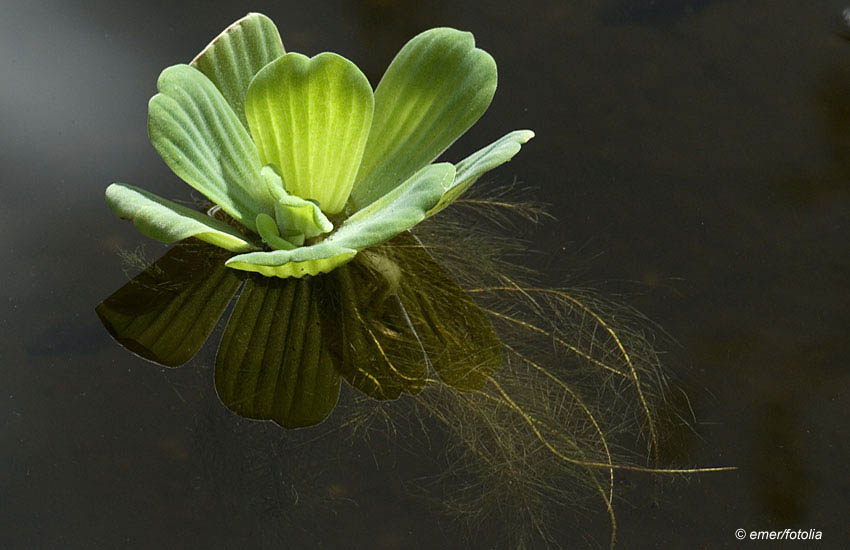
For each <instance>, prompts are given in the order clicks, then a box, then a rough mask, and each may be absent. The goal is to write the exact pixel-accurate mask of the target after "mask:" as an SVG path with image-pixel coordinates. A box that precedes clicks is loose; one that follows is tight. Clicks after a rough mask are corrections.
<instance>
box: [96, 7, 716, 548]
mask: <svg viewBox="0 0 850 550" xmlns="http://www.w3.org/2000/svg"><path fill="white" fill-rule="evenodd" d="M158 88H159V93H158V94H157V95H155V96H154V97H153V98H152V99H151V102H150V112H149V133H150V137H151V141H152V143H153V145H154V147H155V148H156V149H157V151H158V152H159V153H160V155H161V156H162V158H163V159H164V160H165V162H166V163H167V164H168V165H169V167H171V169H172V170H173V171H174V172H175V174H177V175H178V176H179V177H180V178H181V179H183V180H184V181H185V182H187V183H188V184H189V185H191V186H192V187H193V188H194V189H196V190H197V191H199V192H200V193H202V194H203V195H204V196H205V197H206V198H207V199H208V200H209V201H211V202H212V203H213V206H212V207H211V208H204V209H203V210H202V211H199V210H195V209H192V208H188V207H186V206H183V205H180V204H177V203H174V202H172V201H168V200H166V199H163V198H160V197H157V196H155V195H153V194H151V193H148V192H146V191H143V190H141V189H138V188H135V187H132V186H129V185H125V184H120V183H115V184H112V185H111V186H109V188H108V189H107V202H108V203H109V206H110V208H111V209H112V210H113V211H114V212H115V213H116V214H118V215H119V216H120V217H122V218H128V219H132V220H133V221H134V224H135V225H136V227H137V228H138V229H139V230H140V231H142V232H143V233H144V234H146V235H148V236H150V237H153V238H155V239H157V240H160V241H164V242H176V241H181V242H179V243H178V244H176V245H175V246H173V247H172V248H171V249H169V250H168V252H167V253H166V254H165V255H164V256H163V257H161V258H160V259H158V260H157V261H155V262H154V263H153V264H152V265H150V266H149V267H148V268H147V269H145V270H144V271H143V272H142V273H141V274H139V275H138V276H136V277H135V278H133V279H132V280H131V281H130V282H129V283H128V284H126V285H125V286H124V287H122V288H121V289H119V290H118V291H117V292H115V293H114V294H113V295H112V296H110V297H109V298H107V299H106V300H104V301H103V302H102V303H101V304H100V305H99V306H98V307H97V313H98V315H99V316H100V318H101V320H102V321H103V323H104V325H105V326H106V328H107V329H108V330H109V332H110V333H111V334H112V335H113V336H114V337H115V338H116V339H117V340H118V341H119V342H120V343H121V344H122V345H124V346H125V347H127V348H128V349H130V350H132V351H133V352H135V353H137V354H138V355H140V356H142V357H145V358H147V359H149V360H152V361H154V362H156V363H158V364H161V365H165V366H177V365H181V364H184V363H186V362H187V361H189V360H190V359H191V358H192V357H193V356H194V355H195V354H196V353H197V352H198V350H199V349H200V348H201V346H202V345H203V344H204V343H205V341H206V340H207V338H208V337H209V335H210V334H211V332H212V331H213V329H214V328H215V326H216V325H217V323H218V320H219V318H220V317H221V316H222V314H223V313H224V312H225V310H226V309H227V307H228V305H229V304H230V303H231V301H232V300H233V297H234V296H235V295H237V293H239V296H238V300H237V302H236V305H235V307H234V309H233V312H232V314H231V315H230V318H229V320H228V322H227V326H226V328H225V331H224V335H223V337H222V340H221V343H220V345H219V348H218V351H217V354H216V359H215V387H216V390H217V393H218V395H219V397H220V398H221V400H222V402H223V403H224V404H225V405H226V406H227V407H228V408H229V409H230V410H232V411H234V412H236V413H238V414H239V415H241V416H243V417H246V418H252V419H264V420H272V421H274V422H276V423H277V424H279V425H281V426H283V427H286V428H296V427H303V426H311V425H315V424H318V423H320V422H322V421H323V420H325V419H326V418H327V417H328V415H330V413H331V411H332V410H333V409H334V408H335V407H336V405H337V402H338V400H339V395H340V388H341V380H342V379H345V380H346V382H347V383H348V385H350V386H351V387H353V388H356V390H358V392H355V394H358V395H360V396H362V399H359V400H358V399H355V402H356V405H357V406H356V407H355V408H354V410H352V409H351V407H346V410H345V411H344V413H345V414H344V415H336V416H338V417H339V418H338V421H337V423H336V425H337V426H338V427H349V428H351V429H352V430H354V431H355V432H356V431H359V430H363V429H364V428H368V427H369V425H370V424H371V423H372V422H374V421H375V420H376V419H378V420H380V421H381V422H384V423H386V424H387V425H396V424H397V423H398V422H399V419H400V418H402V417H405V415H410V414H412V416H413V417H416V415H417V414H425V415H428V416H429V417H430V418H431V419H432V420H434V421H436V422H437V423H438V424H439V425H441V426H442V427H443V429H445V430H446V432H447V433H448V434H450V435H451V436H452V438H451V440H452V441H454V443H452V444H451V445H450V446H449V449H448V450H447V454H449V455H451V456H452V464H453V465H454V467H455V469H454V471H451V470H449V471H447V472H446V473H445V481H446V484H447V486H448V487H451V488H452V489H454V490H456V491H457V492H456V493H455V494H451V493H444V495H446V498H443V499H441V501H442V504H443V505H444V506H445V508H446V510H447V512H448V513H450V514H452V515H454V516H455V517H461V518H467V519H468V520H469V522H470V524H472V525H476V524H477V523H476V522H483V521H487V522H488V524H489V525H492V524H493V523H491V522H492V520H495V523H496V524H500V525H505V526H511V525H515V523H514V522H516V521H520V522H522V523H523V527H524V529H520V530H516V529H513V528H511V527H506V529H508V530H510V531H511V536H512V537H514V536H515V537H516V538H515V540H513V539H511V540H510V541H508V539H504V540H505V541H507V545H508V546H509V547H522V546H524V545H528V544H533V543H532V542H529V541H530V540H531V539H534V538H535V537H536V538H537V539H539V540H542V541H544V542H552V539H551V536H550V534H549V528H550V527H551V526H552V525H553V524H557V523H558V522H557V521H555V522H551V521H548V520H547V514H548V515H550V516H551V517H555V516H552V515H551V514H552V512H551V511H552V510H554V509H555V508H557V507H558V506H563V505H564V503H570V502H572V501H573V499H574V497H575V495H576V489H575V485H576V483H575V481H576V480H580V483H579V484H581V485H584V486H586V487H588V488H590V490H591V491H592V492H593V493H595V494H596V495H598V496H599V497H600V498H601V499H602V500H603V502H604V504H605V509H606V510H607V511H608V514H609V516H610V520H611V525H612V532H611V537H610V540H611V544H612V545H613V542H614V539H615V534H616V521H615V516H614V487H615V484H614V480H615V471H617V470H618V469H630V470H639V471H647V472H681V473H687V472H696V471H705V470H698V469H687V468H686V469H678V470H670V469H657V468H654V467H651V466H646V465H639V464H637V463H635V462H634V461H632V460H629V457H627V456H624V454H623V453H622V449H623V448H624V447H625V446H626V445H627V443H626V441H624V436H631V437H638V438H645V442H646V452H647V453H648V454H649V456H651V457H654V460H656V462H657V457H658V449H659V446H660V439H661V436H660V435H659V432H660V431H661V428H660V424H661V422H660V421H659V418H658V416H659V415H658V413H657V409H658V407H659V405H661V404H663V403H664V401H665V399H666V397H665V395H666V379H665V378H664V376H663V373H662V372H661V369H660V365H659V364H658V361H657V356H656V355H655V353H654V351H653V350H652V347H651V346H650V345H649V344H648V343H647V340H646V339H645V338H644V337H643V335H642V333H641V330H640V329H633V328H632V327H630V326H629V325H628V323H624V322H622V319H623V318H625V317H628V315H626V314H625V310H623V309H622V308H618V307H616V306H612V305H610V303H608V302H606V301H605V300H602V299H599V298H596V297H593V296H592V294H590V293H587V292H568V291H566V290H562V289H547V288H540V287H537V286H534V285H532V284H528V283H525V282H523V280H524V276H526V275H528V274H527V273H523V272H524V271H525V268H517V267H516V266H511V265H510V264H508V263H505V262H504V261H503V259H502V258H503V256H504V254H505V253H507V252H511V251H515V250H517V249H518V248H522V247H521V246H519V247H518V246H517V242H516V240H515V239H501V238H499V237H496V236H495V234H494V233H493V232H488V231H489V230H488V229H485V227H486V226H487V222H488V221H493V220H494V218H495V221H496V222H497V223H496V224H495V225H497V226H498V225H505V224H510V223H512V222H511V220H512V219H513V218H514V217H515V215H516V214H518V215H519V217H520V218H522V219H523V220H524V221H529V220H532V221H533V220H534V219H536V218H537V217H538V216H539V215H541V212H542V211H541V210H540V209H539V208H538V207H537V206H536V205H529V204H527V203H523V202H522V201H520V203H516V202H515V201H511V200H507V199H505V198H504V197H499V198H498V199H497V200H493V199H492V198H488V197H486V196H483V197H482V196H480V195H479V196H476V197H472V198H469V195H466V196H462V195H463V194H464V193H465V192H466V191H467V190H468V189H469V188H470V186H471V185H472V184H473V183H474V182H475V181H476V180H477V179H478V178H479V177H480V176H481V175H482V174H483V173H484V172H486V171H488V170H491V169H493V168H495V167H497V166H499V165H500V164H503V163H504V162H506V161H508V160H510V159H511V158H512V157H513V156H514V155H515V154H516V153H517V152H518V151H519V149H520V146H521V145H522V144H523V143H525V142H526V141H528V140H529V139H530V138H531V137H533V133H532V132H530V131H528V130H520V131H516V132H511V133H509V134H507V135H506V136H504V137H503V138H501V139H499V140H497V141H496V142H495V143H493V144H491V145H489V146H487V147H485V148H484V149H482V150H480V151H478V152H477V153H475V154H473V155H471V156H470V157H468V158H466V159H464V160H462V161H461V162H459V163H457V164H456V165H453V164H450V163H436V164H432V162H433V161H434V160H435V159H436V158H437V157H438V156H439V155H440V154H442V153H443V151H444V150H445V149H447V148H448V147H449V146H450V145H451V144H452V143H453V142H454V141H455V140H456V139H457V138H458V137H459V136H460V135H461V134H463V133H464V132H465V131H466V130H467V129H468V128H469V127H470V126H471V125H472V124H473V123H474V122H475V121H476V120H477V119H478V118H479V117H480V116H481V115H482V114H483V112H484V111H485V110H486V108H487V107H488V105H489V103H490V101H491V99H492V97H493V94H494V92H495V89H496V65H495V63H494V61H493V59H492V58H491V57H490V56H489V55H488V54H487V53H485V52H484V51H482V50H480V49H477V48H475V44H474V41H473V38H472V35H470V34H469V33H463V32H460V31H456V30H453V29H445V28H442V29H432V30H430V31H426V32H424V33H422V34H420V35H418V36H416V37H415V38H413V39H412V40H411V41H410V42H408V44H407V45H405V46H404V47H403V48H402V50H401V51H400V52H399V54H398V55H397V56H396V58H395V59H394V60H393V62H392V63H391V65H390V67H389V69H388V70H387V72H386V74H385V75H384V77H383V78H382V79H381V81H380V83H379V85H378V86H377V88H376V89H375V91H374V92H373V91H372V88H371V86H370V85H369V82H368V81H367V79H366V78H365V76H364V75H363V74H362V73H361V72H360V70H359V69H357V67H356V66H355V65H354V64H353V63H351V62H350V61H348V60H346V59H345V58H343V57H340V56H338V55H336V54H332V53H322V54H319V55H317V56H315V57H313V58H307V57H305V56H303V55H300V54H297V53H284V50H283V46H282V43H281V40H280V36H279V34H278V31H277V29H276V27H275V26H274V24H273V23H272V22H271V21H270V20H269V19H268V18H266V17H265V16H263V15H260V14H249V15H248V16H246V17H245V18H243V19H241V20H239V21H237V22H236V23H234V24H233V25H232V26H230V27H228V28H227V29H225V31H224V32H223V33H222V34H221V35H219V36H218V37H217V38H216V39H215V40H213V42H212V43H211V44H210V45H209V46H207V47H206V48H205V49H204V50H203V51H202V52H201V53H200V54H199V55H198V56H197V57H196V58H195V59H194V60H193V61H192V62H191V63H190V64H189V65H176V66H173V67H170V68H168V69H166V70H165V71H163V73H162V74H161V76H160V78H159V82H158ZM472 191H473V192H474V189H473V190H472ZM452 203H454V206H452V208H451V209H449V210H447V211H446V212H445V213H443V214H441V215H440V216H434V214H436V213H438V212H440V211H441V210H443V209H444V208H445V207H447V206H449V205H452ZM207 206H208V205H207ZM464 207H466V211H463V212H462V213H461V214H459V215H458V214H457V210H458V209H461V210H463V209H464ZM453 210H454V211H455V213H454V214H453ZM422 222H424V223H422ZM417 225H418V226H417ZM414 230H415V232H414ZM514 233H515V232H514ZM204 241H205V242H204ZM516 271H519V272H520V273H518V274H517V273H514V272H516ZM240 289H241V292H240ZM612 319H616V320H619V321H618V322H617V323H615V322H614V321H612ZM402 395H408V396H411V397H415V399H413V400H410V401H404V400H398V401H394V402H393V403H391V404H389V405H385V404H387V403H388V401H390V400H397V398H399V397H400V396H402ZM402 403H407V404H408V405H410V404H412V407H413V408H414V413H411V412H410V409H405V407H403V406H401V405H402ZM407 418H408V419H409V418H410V416H407ZM416 418H418V417H416ZM402 421H403V420H402ZM458 476H460V478H462V480H461V483H460V484H459V479H460V478H459V477H458ZM464 483H466V485H464ZM470 484H471V485H470ZM494 495H495V496H494ZM494 498H496V499H498V502H497V501H496V500H494ZM547 511H549V512H547ZM492 515H498V517H492Z"/></svg>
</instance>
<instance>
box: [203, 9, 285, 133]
mask: <svg viewBox="0 0 850 550" xmlns="http://www.w3.org/2000/svg"><path fill="white" fill-rule="evenodd" d="M283 54H284V51H283V42H281V40H280V34H279V33H278V31H277V27H275V24H274V23H273V22H272V20H271V19H269V18H268V17H266V16H265V15H263V14H261V13H249V14H248V15H246V16H245V17H243V18H242V19H240V20H238V21H236V22H235V23H233V24H232V25H230V26H229V27H227V28H226V29H224V30H223V31H222V32H221V34H219V35H218V36H217V37H215V39H213V41H212V42H210V43H209V45H207V47H206V48H204V49H203V50H202V51H201V53H199V54H198V55H197V56H196V57H195V59H193V60H192V62H191V63H190V65H191V66H192V67H195V68H196V69H198V70H199V71H201V72H202V73H204V74H205V75H206V76H207V78H209V79H210V80H211V81H212V83H213V84H215V86H216V87H217V88H218V89H219V91H220V92H221V95H223V96H224V99H226V100H227V103H228V104H230V107H231V108H232V109H233V112H234V113H236V116H238V117H239V120H240V121H241V122H242V124H243V125H244V126H245V127H246V128H247V127H248V123H247V121H246V120H245V96H246V95H247V93H248V85H249V84H250V83H251V79H252V78H254V75H255V74H257V72H258V71H259V70H260V69H262V68H263V67H265V66H266V65H268V64H269V63H271V62H272V61H274V60H275V59H277V58H278V57H280V56H282V55H283Z"/></svg>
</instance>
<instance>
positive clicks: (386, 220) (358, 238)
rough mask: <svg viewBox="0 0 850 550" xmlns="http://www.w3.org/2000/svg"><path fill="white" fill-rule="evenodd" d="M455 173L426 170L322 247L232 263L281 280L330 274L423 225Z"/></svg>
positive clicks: (252, 255) (443, 167)
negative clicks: (370, 249)
mask: <svg viewBox="0 0 850 550" xmlns="http://www.w3.org/2000/svg"><path fill="white" fill-rule="evenodd" d="M454 174H455V169H454V166H452V165H451V164H448V163H441V164H433V165H431V166H427V167H425V168H423V169H422V170H420V171H419V172H417V173H416V174H414V175H413V176H412V177H411V178H410V179H408V181H406V182H405V183H404V184H403V185H400V186H398V187H396V188H395V189H393V190H392V191H391V192H390V193H388V194H386V195H384V196H383V197H381V199H380V200H378V201H375V202H374V203H372V204H370V205H369V206H368V207H367V208H364V209H362V210H360V211H359V212H356V213H355V214H354V215H352V216H351V217H350V218H348V219H347V220H345V222H343V224H342V225H341V226H340V227H339V229H338V230H336V231H335V232H334V233H331V235H330V236H329V237H328V238H327V239H325V240H324V241H322V242H320V243H317V244H314V245H311V246H304V247H301V248H296V249H295V250H274V251H272V252H249V253H247V254H240V255H238V256H234V257H232V258H230V259H229V260H228V261H227V265H228V266H229V267H232V268H234V269H242V270H246V271H256V272H258V273H262V274H264V275H274V276H277V277H303V276H304V275H316V274H318V273H328V272H330V271H331V270H332V269H334V268H336V267H338V266H340V265H342V264H344V263H346V262H348V261H349V260H351V259H352V258H353V257H354V255H355V254H356V253H357V251H358V250H363V249H364V248H368V247H370V246H375V245H379V244H381V243H382V242H385V241H387V240H389V239H391V238H392V237H394V236H396V235H398V234H399V233H401V232H403V231H405V230H407V229H410V228H411V227H413V226H414V225H416V224H417V223H419V222H420V221H422V220H423V219H424V218H425V213H426V212H428V211H429V210H430V209H432V208H433V207H434V206H435V205H436V204H437V202H438V201H439V200H440V197H442V196H443V193H445V191H446V189H448V188H449V187H450V186H451V184H452V181H453V180H454Z"/></svg>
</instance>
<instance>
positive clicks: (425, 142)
mask: <svg viewBox="0 0 850 550" xmlns="http://www.w3.org/2000/svg"><path fill="white" fill-rule="evenodd" d="M495 92H496V62H495V61H493V58H492V57H490V55H489V54H488V53H487V52H485V51H483V50H480V49H478V48H476V47H475V39H474V38H473V36H472V34H470V33H468V32H461V31H458V30H455V29H449V28H437V29H431V30H429V31H425V32H423V33H422V34H419V35H418V36H416V37H414V38H413V39H412V40H410V42H408V43H407V44H406V45H405V46H404V47H403V48H402V49H401V51H400V52H399V53H398V55H396V57H395V59H394V60H393V62H392V64H390V66H389V68H388V69H387V72H386V74H384V76H383V78H382V79H381V82H380V83H379V84H378V87H377V89H376V90H375V115H374V119H373V122H372V130H371V132H370V133H369V141H368V142H367V144H366V151H365V152H364V154H363V162H362V164H361V166H360V171H359V172H358V174H357V180H356V184H355V186H354V189H353V191H352V199H353V200H354V203H355V205H356V206H357V207H362V206H365V205H367V204H369V203H371V202H372V201H374V200H376V199H377V198H379V197H380V196H382V195H384V194H385V193H387V192H388V191H389V190H390V189H392V188H394V187H395V186H397V185H399V184H400V183H401V182H403V181H405V180H406V179H407V178H409V177H410V176H411V175H413V174H414V173H415V172H416V171H417V170H419V169H420V168H422V167H423V166H425V165H427V164H428V163H430V162H432V161H433V160H434V159H436V158H437V157H438V156H439V155H440V154H441V153H442V152H443V151H445V150H446V149H447V148H448V147H449V146H450V145H451V144H452V143H454V141H455V140H456V139H457V138H459V137H460V136H461V135H462V134H463V133H464V132H466V130H467V129H469V127H470V126H472V125H473V124H474V123H475V121H476V120H478V119H479V118H480V117H481V115H482V114H484V111H486V110H487V107H488V106H489V105H490V101H491V100H492V99H493V94H494V93H495Z"/></svg>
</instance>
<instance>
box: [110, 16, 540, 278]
mask: <svg viewBox="0 0 850 550" xmlns="http://www.w3.org/2000/svg"><path fill="white" fill-rule="evenodd" d="M157 87H158V89H159V93H158V94H157V95H155V96H154V97H153V98H152V99H151V101H150V107H149V115H148V131H149V134H150V139H151V142H152V143H153V145H154V147H155V148H156V150H157V151H158V152H159V154H160V156H162V158H163V160H164V161H165V162H166V164H168V166H169V167H170V168H171V169H172V170H173V171H174V173H175V174H177V175H178V176H179V177H180V178H182V179H183V180H184V181H185V182H186V183H188V184H189V185H191V186H192V187H193V188H194V189H196V190H197V191H199V192H200V193H202V194H203V195H204V196H205V197H207V198H208V199H209V200H210V201H212V202H213V203H214V204H215V205H217V206H218V207H219V208H220V209H221V210H222V211H224V212H225V213H226V214H227V215H229V216H230V217H231V218H232V219H233V220H234V221H235V222H236V223H237V224H238V225H236V227H234V226H232V225H228V224H226V223H224V222H221V221H219V220H216V219H214V218H212V217H210V216H207V215H204V214H201V213H198V212H194V211H192V210H191V209H188V208H185V207H183V206H181V205H179V204H176V203H174V202H171V201H168V200H166V199H163V198H160V197H157V196H155V195H153V194H151V193H148V192H146V191H143V190H141V189H138V188H136V187H133V186H130V185H126V184H121V183H115V184H112V185H110V186H109V188H108V189H107V191H106V199H107V202H108V204H109V206H110V208H111V209H112V210H113V211H114V212H115V213H116V214H117V215H118V216H120V217H122V218H128V219H132V220H133V222H134V223H135V225H136V227H137V228H138V229H139V230H140V231H141V232H142V233H144V234H145V235H148V236H150V237H153V238H155V239H157V240H160V241H164V242H175V241H179V240H183V239H186V238H188V237H195V238H198V239H200V240H203V241H206V242H209V243H211V244H213V245H215V246H218V247H221V248H224V249H226V250H229V251H232V252H240V253H241V254H238V255H235V256H232V257H230V258H228V259H227V260H226V261H225V265H227V266H228V267H230V268H234V269H240V270H245V271H253V272H258V273H261V274H263V275H267V276H277V277H283V278H286V277H303V276H305V275H317V274H318V273H327V272H329V271H331V270H333V269H334V268H336V267H338V266H340V265H343V264H345V263H347V262H349V261H350V260H351V259H352V258H353V257H354V256H355V255H356V254H357V253H358V252H359V251H362V250H365V249H367V248H370V247H373V246H376V245H378V244H381V243H383V242H385V241H387V240H389V239H391V238H392V237H394V236H396V235H398V234H400V233H402V232H404V231H406V230H408V229H410V228H411V227H413V226H415V225H416V224H417V223H419V222H421V221H422V220H423V219H425V218H426V217H428V216H431V215H433V214H434V213H436V212H438V211H439V210H440V209H442V208H444V207H445V206H447V205H448V204H450V203H451V202H452V201H453V200H455V199H456V198H457V197H459V196H460V195H461V193H463V192H464V191H465V190H466V189H467V188H469V186H470V185H472V184H473V183H474V182H475V180H476V179H478V178H479V177H480V176H481V174H483V173H484V172H486V171H488V170H490V169H492V168H495V167H496V166H498V165H500V164H502V163H504V162H506V161H508V160H510V159H511V157H513V156H514V154H516V153H517V151H519V148H520V145H521V144H522V143H525V142H526V141H528V140H529V139H531V138H532V137H533V135H534V134H533V133H532V132H531V131H529V130H520V131H515V132H511V133H509V134H508V135H506V136H504V137H503V138H501V139H499V140H498V141H496V142H495V143H493V144H491V145H489V146H487V147H485V148H484V149H482V150H480V151H478V152H477V153H474V154H473V155H471V156H470V157H468V158H466V159H464V160H462V161H461V162H459V163H458V164H457V165H453V164H451V163H446V162H443V163H436V164H432V162H433V161H434V160H435V159H436V158H437V157H438V156H439V155H440V154H441V153H443V151H445V150H446V149H447V148H448V147H449V146H450V145H451V144H452V143H453V142H454V141H455V140H456V139H457V138H458V137H460V136H461V135H462V134H463V133H464V132H465V131H466V130H467V129H469V127H470V126H472V124H474V123H475V121H476V120H478V118H479V117H481V115H482V114H483V113H484V111H485V110H486V109H487V107H488V106H489V105H490V102H491V100H492V98H493V94H494V93H495V91H496V64H495V62H494V61H493V58H492V57H490V55H489V54H487V53H486V52H484V51H483V50H480V49H478V48H476V47H475V41H474V39H473V37H472V35H471V34H470V33H466V32H461V31H457V30H454V29H449V28H437V29H431V30H429V31H425V32H423V33H422V34H420V35H418V36H416V37H415V38H413V39H412V40H410V42H408V43H407V44H406V45H405V46H404V47H403V48H402V49H401V51H400V52H399V53H398V55H396V57H395V59H394V60H393V62H392V63H391V64H390V66H389V68H388V69H387V72H386V73H385V74H384V76H383V78H382V79H381V81H380V83H379V84H378V87H377V88H376V89H375V91H374V92H373V91H372V87H371V85H370V84H369V81H368V80H367V79H366V77H365V76H364V75H363V73H362V72H361V71H360V69H358V68H357V66H356V65H355V64H354V63H352V62H351V61H349V60H348V59H346V58H344V57H342V56H340V55H337V54H335V53H330V52H325V53H320V54H318V55H316V56H314V57H312V58H308V57H305V56H304V55H302V54H299V53H284V50H283V45H282V43H281V40H280V35H279V34H278V31H277V29H276V28H275V26H274V24H273V23H272V22H271V21H270V20H269V19H268V18H266V17H265V16H263V15H260V14H250V15H248V16H247V17H245V18H243V19H241V20H239V21H237V22H236V23H234V24H233V25H232V26H230V27H228V28H227V29H226V30H225V31H224V32H223V33H222V34H221V35H219V36H218V38H216V39H215V40H213V41H212V43H210V45H209V46H207V47H206V48H205V49H204V50H203V51H202V52H201V53H200V54H199V55H198V56H197V57H196V58H195V59H194V60H193V61H192V62H191V63H190V64H189V65H175V66H172V67H169V68H167V69H165V70H164V71H163V72H162V74H161V75H160V77H159V80H158V83H157Z"/></svg>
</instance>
